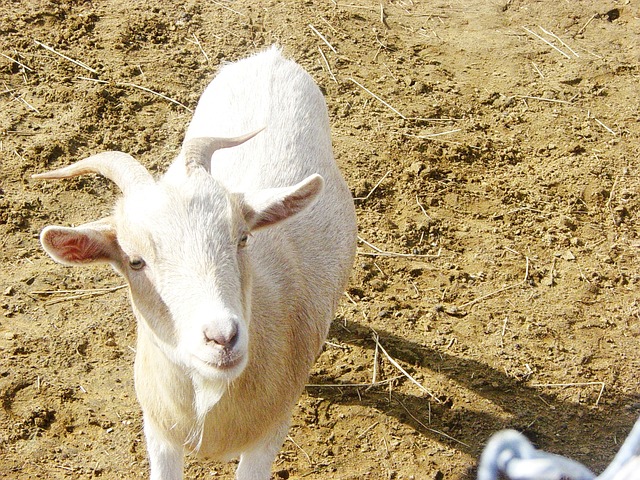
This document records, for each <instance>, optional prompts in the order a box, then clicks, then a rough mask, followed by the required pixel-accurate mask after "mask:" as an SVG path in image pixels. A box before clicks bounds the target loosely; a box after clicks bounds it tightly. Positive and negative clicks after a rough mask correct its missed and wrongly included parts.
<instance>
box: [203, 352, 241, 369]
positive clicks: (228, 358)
mask: <svg viewBox="0 0 640 480" xmlns="http://www.w3.org/2000/svg"><path fill="white" fill-rule="evenodd" d="M192 358H193V359H194V361H195V363H196V365H197V366H199V367H200V368H202V367H204V368H205V369H207V370H211V369H213V370H217V371H220V372H224V373H232V372H233V371H234V370H236V369H238V370H240V369H242V368H243V367H244V364H245V355H242V354H240V353H233V352H224V353H221V354H220V355H216V357H215V358H209V359H203V358H201V357H199V356H197V355H192Z"/></svg>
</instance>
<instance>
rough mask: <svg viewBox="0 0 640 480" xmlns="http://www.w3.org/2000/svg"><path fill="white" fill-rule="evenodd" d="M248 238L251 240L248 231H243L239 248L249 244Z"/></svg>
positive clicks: (239, 240)
mask: <svg viewBox="0 0 640 480" xmlns="http://www.w3.org/2000/svg"><path fill="white" fill-rule="evenodd" d="M247 240H249V234H248V233H243V234H242V235H240V238H239V239H238V248H244V247H246V246H247Z"/></svg>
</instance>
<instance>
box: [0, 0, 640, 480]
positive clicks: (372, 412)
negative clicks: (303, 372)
mask: <svg viewBox="0 0 640 480" xmlns="http://www.w3.org/2000/svg"><path fill="white" fill-rule="evenodd" d="M639 16H640V8H639V6H638V2H636V1H615V0H609V1H599V0H584V1H573V0H570V1H569V0H567V1H564V0H553V1H552V0H530V1H525V0H500V1H495V0H489V1H486V0H460V1H457V2H444V1H443V2H427V1H420V0H413V1H412V0H398V1H389V0H385V1H384V2H382V3H381V2H380V1H378V0H339V1H336V0H319V1H306V2H304V1H299V2H297V1H291V0H288V1H282V2H278V1H275V0H266V1H263V0H257V1H254V2H241V1H235V2H231V1H224V0H218V1H213V0H199V1H195V0H188V1H175V2H172V1H168V0H165V1H162V0H146V1H145V2H138V1H136V0H133V1H123V0H100V1H98V0H96V1H82V0H62V1H47V0H31V1H24V0H23V1H15V0H13V1H12V0H5V1H4V2H2V4H1V5H0V53H1V56H0V105H1V112H2V113H1V114H0V162H1V163H0V245H1V249H0V255H1V262H2V269H1V272H0V312H1V313H2V315H1V316H0V399H1V406H0V477H3V478H16V479H28V478H71V479H80V478H93V477H100V478H105V479H119V478H138V477H145V476H146V475H147V468H148V465H147V460H146V454H145V446H144V440H143V436H142V433H141V418H140V410H139V407H138V405H137V403H136V399H135V393H134V389H133V380H132V361H133V355H134V353H133V349H134V348H135V322H134V319H133V317H132V314H131V313H130V309H129V306H128V301H127V294H126V290H125V289H115V288H114V287H118V286H119V285H121V284H122V280H121V279H120V278H119V277H117V276H116V275H115V274H114V273H112V272H111V271H110V269H109V268H108V267H106V266H96V267H89V268H86V269H72V268H65V267H62V266H60V265H58V264H54V263H53V262H52V261H51V260H50V259H49V258H48V257H47V256H46V255H45V254H44V253H43V252H42V250H41V248H40V246H39V244H38V233H39V231H40V230H41V229H42V228H43V227H44V226H45V225H47V224H51V223H57V224H63V225H69V224H79V223H83V222H86V221H90V220H93V219H97V218H99V217H101V216H103V215H106V214H108V213H109V210H110V208H111V206H112V204H113V202H114V198H115V197H116V196H117V195H118V192H117V189H116V188H115V187H114V186H113V185H112V184H111V183H110V182H108V181H106V180H104V179H102V178H98V177H95V176H89V177H83V178H78V179H74V180H70V181H65V182H36V181H33V180H31V179H30V175H31V174H32V173H35V172H39V171H43V170H46V169H50V168H55V167H58V166H61V165H66V164H69V163H71V162H73V161H75V160H77V159H80V158H82V157H85V156H88V155H90V154H92V153H96V152H99V151H104V150H112V149H117V150H122V151H125V152H128V153H130V154H132V155H134V156H135V157H136V158H138V159H139V160H140V161H141V162H142V163H143V164H144V165H145V166H147V167H148V168H149V169H150V170H151V171H152V172H153V173H154V174H158V173H160V172H162V171H164V169H165V168H166V167H167V165H168V164H169V163H170V162H171V160H172V158H173V157H174V156H175V155H176V153H177V151H178V149H179V147H180V143H181V139H182V136H183V133H184V129H185V126H186V125H187V123H188V122H189V119H190V116H191V109H193V108H194V106H195V105H196V103H197V100H198V97H199V95H200V93H201V92H202V90H203V89H204V87H205V86H206V84H207V83H208V82H209V81H210V79H211V78H212V77H213V75H214V74H215V72H216V70H217V68H218V66H219V65H220V64H221V62H225V61H233V60H235V59H238V58H241V57H243V56H246V55H248V54H250V53H252V52H255V51H257V50H260V49H262V48H264V47H266V46H268V45H271V44H274V43H277V44H280V45H282V46H283V48H284V50H285V52H286V53H287V55H289V56H291V57H293V58H294V59H296V60H297V61H298V62H299V63H301V64H302V65H303V66H304V67H305V68H306V69H307V70H308V71H309V72H311V74H312V75H313V76H314V78H315V79H316V80H317V82H318V83H319V85H320V86H321V88H322V89H323V91H324V93H325V94H326V99H327V103H328V105H329V111H330V116H331V121H332V133H333V139H334V147H335V153H336V156H337V160H338V162H339V164H340V167H341V168H342V170H343V172H344V174H345V176H346V178H347V181H348V183H349V185H350V187H351V189H352V192H353V194H354V197H356V200H355V202H356V206H357V212H358V219H359V236H360V238H361V241H360V243H359V253H358V256H357V259H356V265H355V269H354V273H353V277H352V281H351V283H350V286H349V289H348V292H347V295H345V298H344V301H343V302H342V305H341V307H340V309H339V311H338V315H337V318H336V319H335V322H334V325H333V327H332V329H331V333H330V336H329V341H328V343H327V345H326V349H325V352H324V353H323V355H322V356H321V357H320V359H319V361H318V363H317V365H316V366H315V368H314V370H313V372H312V374H311V378H310V380H309V386H308V387H307V389H306V391H305V393H304V395H303V396H302V398H301V399H300V402H299V404H298V406H297V408H296V410H295V413H294V418H293V422H292V427H291V430H290V436H289V437H288V439H287V441H286V443H285V444H284V446H283V449H282V451H281V453H280V455H279V457H278V460H277V463H276V465H275V466H274V475H275V476H276V478H287V477H289V478H308V479H362V478H371V479H410V478H413V479H427V480H444V479H471V478H473V477H474V475H475V468H476V462H477V458H478V456H479V454H480V452H481V450H482V448H483V445H484V444H485V442H486V440H487V438H488V437H489V436H490V435H491V433H492V432H495V431H497V430H499V429H502V428H505V427H510V428H516V429H518V430H520V431H522V432H524V433H525V434H526V435H527V436H528V437H529V438H530V439H532V440H533V441H534V443H535V444H536V445H537V446H539V447H540V448H544V449H547V450H550V451H553V452H555V453H559V454H562V455H568V456H571V457H572V458H574V459H577V460H579V461H582V462H584V463H585V464H587V465H588V466H589V467H591V468H593V469H595V470H598V471H600V470H601V469H602V468H603V467H604V466H605V465H606V464H607V463H608V462H609V460H610V458H611V457H612V456H613V454H614V453H615V452H616V451H617V449H618V447H619V445H620V443H621V441H622V440H623V439H624V437H625V436H626V435H627V433H628V432H629V430H630V428H631V426H632V424H633V422H634V420H635V419H636V418H637V417H638V414H639V413H640V403H639V400H640V397H639V393H640V391H639V381H638V367H639V360H638V342H639V335H640V290H639V289H640V270H639V261H638V253H639V249H640V232H639V230H638V221H639V216H640V204H639V199H638V186H639V185H640V180H639V177H638V175H639V173H640V171H639V162H638V157H639V150H640V148H639V146H638V138H639V136H640V108H639V107H640V100H639V95H638V94H639V93H640V92H639V87H638V81H639V76H640V70H639V67H638V65H639V61H640V34H639V32H640V19H639ZM154 92H155V93H154ZM105 289H106V290H105ZM401 369H402V370H401ZM405 372H406V374H405ZM409 377H411V379H412V380H411V379H410V378H409ZM372 383H373V385H370V384H372ZM233 468H234V465H233V464H217V463H207V462H201V461H196V460H188V462H187V468H186V472H187V473H186V475H187V478H217V477H225V478H230V477H231V475H232V471H233Z"/></svg>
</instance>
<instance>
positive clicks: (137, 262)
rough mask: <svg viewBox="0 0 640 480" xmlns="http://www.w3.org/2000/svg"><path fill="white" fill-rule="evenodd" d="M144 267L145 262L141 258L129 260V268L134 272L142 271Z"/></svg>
mask: <svg viewBox="0 0 640 480" xmlns="http://www.w3.org/2000/svg"><path fill="white" fill-rule="evenodd" d="M144 266H145V263H144V260H143V259H142V258H140V257H131V258H130V259H129V267H131V269H132V270H142V268H144Z"/></svg>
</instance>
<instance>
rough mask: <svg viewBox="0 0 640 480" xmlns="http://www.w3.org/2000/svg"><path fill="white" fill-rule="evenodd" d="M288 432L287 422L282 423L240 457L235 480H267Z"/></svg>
mask: <svg viewBox="0 0 640 480" xmlns="http://www.w3.org/2000/svg"><path fill="white" fill-rule="evenodd" d="M288 431H289V420H287V421H286V422H284V423H282V424H281V425H280V426H279V427H278V428H277V429H276V431H275V432H273V433H272V434H271V435H269V436H267V437H266V438H265V439H264V440H262V441H261V442H260V443H258V444H257V445H256V446H255V447H254V448H252V449H251V450H248V451H246V452H243V453H242V455H240V463H239V464H238V469H237V470H236V480H269V479H270V478H271V467H272V465H273V463H274V462H275V460H276V456H277V455H278V452H279V451H280V449H281V448H282V443H283V442H284V438H285V436H286V435H287V432H288Z"/></svg>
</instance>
